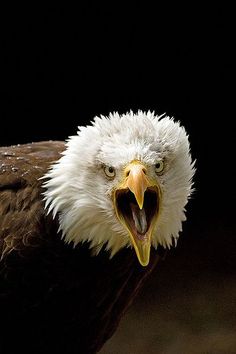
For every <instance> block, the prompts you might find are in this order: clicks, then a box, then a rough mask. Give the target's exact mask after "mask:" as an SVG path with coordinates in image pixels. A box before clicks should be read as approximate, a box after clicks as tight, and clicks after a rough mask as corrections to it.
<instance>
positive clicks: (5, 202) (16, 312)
mask: <svg viewBox="0 0 236 354" xmlns="http://www.w3.org/2000/svg"><path fill="white" fill-rule="evenodd" d="M64 149H65V144H64V143H63V142H58V141H48V142H39V143H32V144H26V145H17V146H12V147H3V148H0V257H1V261H0V303H1V321H0V353H1V354H6V353H11V354H12V353H16V352H21V351H22V352H24V353H46V352H51V353H54V354H57V353H64V354H65V353H66V354H71V353H82V354H90V353H91V354H92V353H96V352H98V351H99V349H100V348H101V347H102V345H103V344H104V342H105V341H106V340H107V339H108V338H109V337H110V336H111V335H112V334H113V333H114V331H115V329H116V327H117V325H118V323H119V320H120V318H121V316H122V315H123V313H124V312H125V310H126V309H127V308H128V306H129V304H130V303H131V301H132V300H133V298H134V296H135V294H136V293H137V291H138V290H139V289H140V287H141V286H142V284H143V281H144V279H145V278H146V276H147V275H148V274H150V272H151V271H152V270H153V268H154V267H155V265H156V263H157V261H158V260H159V259H160V254H157V252H152V255H151V261H150V264H149V266H148V267H145V268H143V267H141V266H140V265H139V263H138V261H137V259H136V256H135V254H134V252H133V250H131V249H124V250H122V251H120V252H118V254H117V255H116V256H115V257H113V258H112V259H111V260H110V259H109V254H108V253H107V252H106V251H102V252H101V253H100V254H99V255H98V256H94V257H92V256H91V253H90V250H89V248H88V246H87V245H79V246H78V247H77V248H73V247H72V246H71V245H66V244H65V243H64V242H63V241H62V240H61V237H60V234H58V232H57V230H58V223H57V220H56V219H55V220H53V219H52V217H51V215H49V216H47V215H46V213H45V210H44V203H43V200H42V191H43V190H42V186H41V183H42V182H41V181H40V180H39V178H40V177H42V176H43V175H44V174H45V173H46V172H47V170H48V168H49V167H50V165H51V164H52V163H53V162H54V161H56V160H58V159H59V157H60V153H61V152H62V151H63V150H64ZM160 251H161V250H160ZM160 251H159V253H160Z"/></svg>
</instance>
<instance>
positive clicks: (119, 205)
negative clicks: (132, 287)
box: [114, 161, 160, 266]
mask: <svg viewBox="0 0 236 354" xmlns="http://www.w3.org/2000/svg"><path fill="white" fill-rule="evenodd" d="M159 203H160V188H159V186H158V184H157V182H156V181H151V179H150V177H149V176H148V173H147V169H146V167H145V165H144V164H142V163H141V162H140V161H132V162H131V163H130V164H129V165H128V166H126V168H125V170H124V178H123V181H122V182H121V184H120V185H119V187H118V188H117V189H116V190H115V193H114V207H115V211H116V214H117V217H118V219H119V220H120V221H121V223H122V224H123V225H124V226H125V228H126V229H127V230H128V233H129V236H130V239H131V242H132V245H133V246H134V249H135V251H136V254H137V257H138V260H139V262H140V264H141V265H142V266H146V265H148V263H149V259H150V248H151V238H152V232H153V229H154V226H155V224H156V221H157V217H158V211H159Z"/></svg>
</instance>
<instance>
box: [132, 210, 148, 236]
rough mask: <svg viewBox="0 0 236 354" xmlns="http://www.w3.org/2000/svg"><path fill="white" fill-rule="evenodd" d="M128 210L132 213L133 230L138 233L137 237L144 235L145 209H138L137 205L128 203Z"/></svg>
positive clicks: (145, 230)
mask: <svg viewBox="0 0 236 354" xmlns="http://www.w3.org/2000/svg"><path fill="white" fill-rule="evenodd" d="M130 208H131V211H132V217H133V220H134V225H135V228H136V230H137V232H138V235H139V236H140V235H145V233H146V232H147V218H146V213H145V209H144V208H142V209H140V208H139V206H138V205H137V204H133V203H130Z"/></svg>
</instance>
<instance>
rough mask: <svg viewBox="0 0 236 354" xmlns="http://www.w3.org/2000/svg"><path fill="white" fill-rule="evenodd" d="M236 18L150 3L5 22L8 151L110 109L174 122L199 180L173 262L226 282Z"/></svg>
mask: <svg viewBox="0 0 236 354" xmlns="http://www.w3.org/2000/svg"><path fill="white" fill-rule="evenodd" d="M144 3H145V4H144ZM231 13H232V11H231V9H227V8H226V6H219V5H218V6H217V5H214V6H212V7H210V6H209V7H208V8H206V7H204V6H203V7H200V6H197V5H196V4H195V5H191V6H190V5H186V4H185V5H180V4H179V3H178V4H175V5H173V4H166V5H165V6H164V5H162V6H160V5H157V6H156V7H155V6H154V4H150V3H148V2H143V4H141V3H139V2H126V3H124V4H122V3H121V2H109V3H101V2H97V4H95V3H92V2H87V4H86V5H80V6H79V7H75V6H74V7H70V6H69V5H68V6H65V7H62V6H59V5H58V6H55V7H40V6H39V7H30V6H27V7H22V6H18V7H15V6H14V8H13V7H12V8H10V7H9V8H5V9H2V10H1V13H0V17H1V21H0V23H1V33H0V37H1V47H0V51H1V54H0V58H1V59H0V60H1V68H0V92H1V93H0V98H1V102H0V143H1V145H11V144H17V143H27V142H32V141H40V140H47V139H62V140H64V139H66V138H67V137H68V136H69V135H74V134H75V133H76V131H77V126H78V125H84V124H88V123H89V121H90V120H91V119H92V118H93V117H94V116H95V115H100V114H103V115H107V114H108V113H109V112H110V111H118V112H120V113H124V112H126V111H128V110H130V109H132V110H134V111H137V110H138V109H142V110H149V109H150V110H154V111H155V112H156V113H157V114H162V113H164V112H166V114H167V115H170V116H174V117H175V118H176V119H177V120H180V121H181V122H182V124H183V125H184V126H185V127H186V130H187V132H188V134H189V137H190V142H191V148H192V155H193V158H194V159H196V167H197V173H196V176H195V188H196V192H195V193H194V195H193V198H192V199H191V201H190V203H189V205H188V208H187V209H188V221H187V223H185V225H184V233H183V235H182V238H181V239H180V242H179V246H178V247H177V249H176V250H175V251H174V255H173V257H174V258H173V259H176V262H180V263H181V264H182V266H183V267H185V266H186V264H187V266H189V267H190V264H191V274H193V273H194V271H195V272H196V271H198V272H199V273H200V272H208V274H209V277H211V275H212V274H213V273H214V275H215V274H216V279H217V275H219V276H220V275H222V274H223V276H226V275H229V274H235V271H236V268H235V264H236V262H235V254H236V252H235V251H236V241H235V221H234V218H235V216H234V210H235V186H234V183H235V182H234V178H233V170H234V163H235V158H234V152H235V151H234V150H233V146H234V143H233V140H234V139H235V136H234V128H233V123H234V115H233V110H232V100H233V94H232V89H231V81H232V79H231V75H232V70H233V59H232V48H233V36H232V33H233V19H232V16H231ZM167 262H169V260H168V261H167ZM170 264H171V261H170ZM184 264H185V265H184ZM194 274H195V273H194ZM152 285H153V284H152ZM153 286H154V285H153ZM143 296H144V295H143Z"/></svg>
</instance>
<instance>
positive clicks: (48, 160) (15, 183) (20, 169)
mask: <svg viewBox="0 0 236 354" xmlns="http://www.w3.org/2000/svg"><path fill="white" fill-rule="evenodd" d="M64 149H65V144H64V142H60V141H44V142H36V143H31V144H24V145H14V146H9V147H0V258H1V259H3V258H4V257H5V256H6V255H8V254H9V253H11V252H12V251H19V252H23V253H24V251H25V250H27V249H32V247H36V246H38V245H39V244H40V243H41V242H42V237H43V235H44V234H45V233H44V232H42V231H45V230H43V229H45V227H46V225H45V222H44V221H45V217H46V215H45V211H44V206H43V198H42V186H41V184H42V181H40V180H39V178H40V177H42V176H43V175H44V174H45V173H46V172H47V170H48V168H49V167H50V165H51V164H52V163H53V162H54V161H56V160H58V159H59V158H60V154H61V152H62V151H63V150H64Z"/></svg>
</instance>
